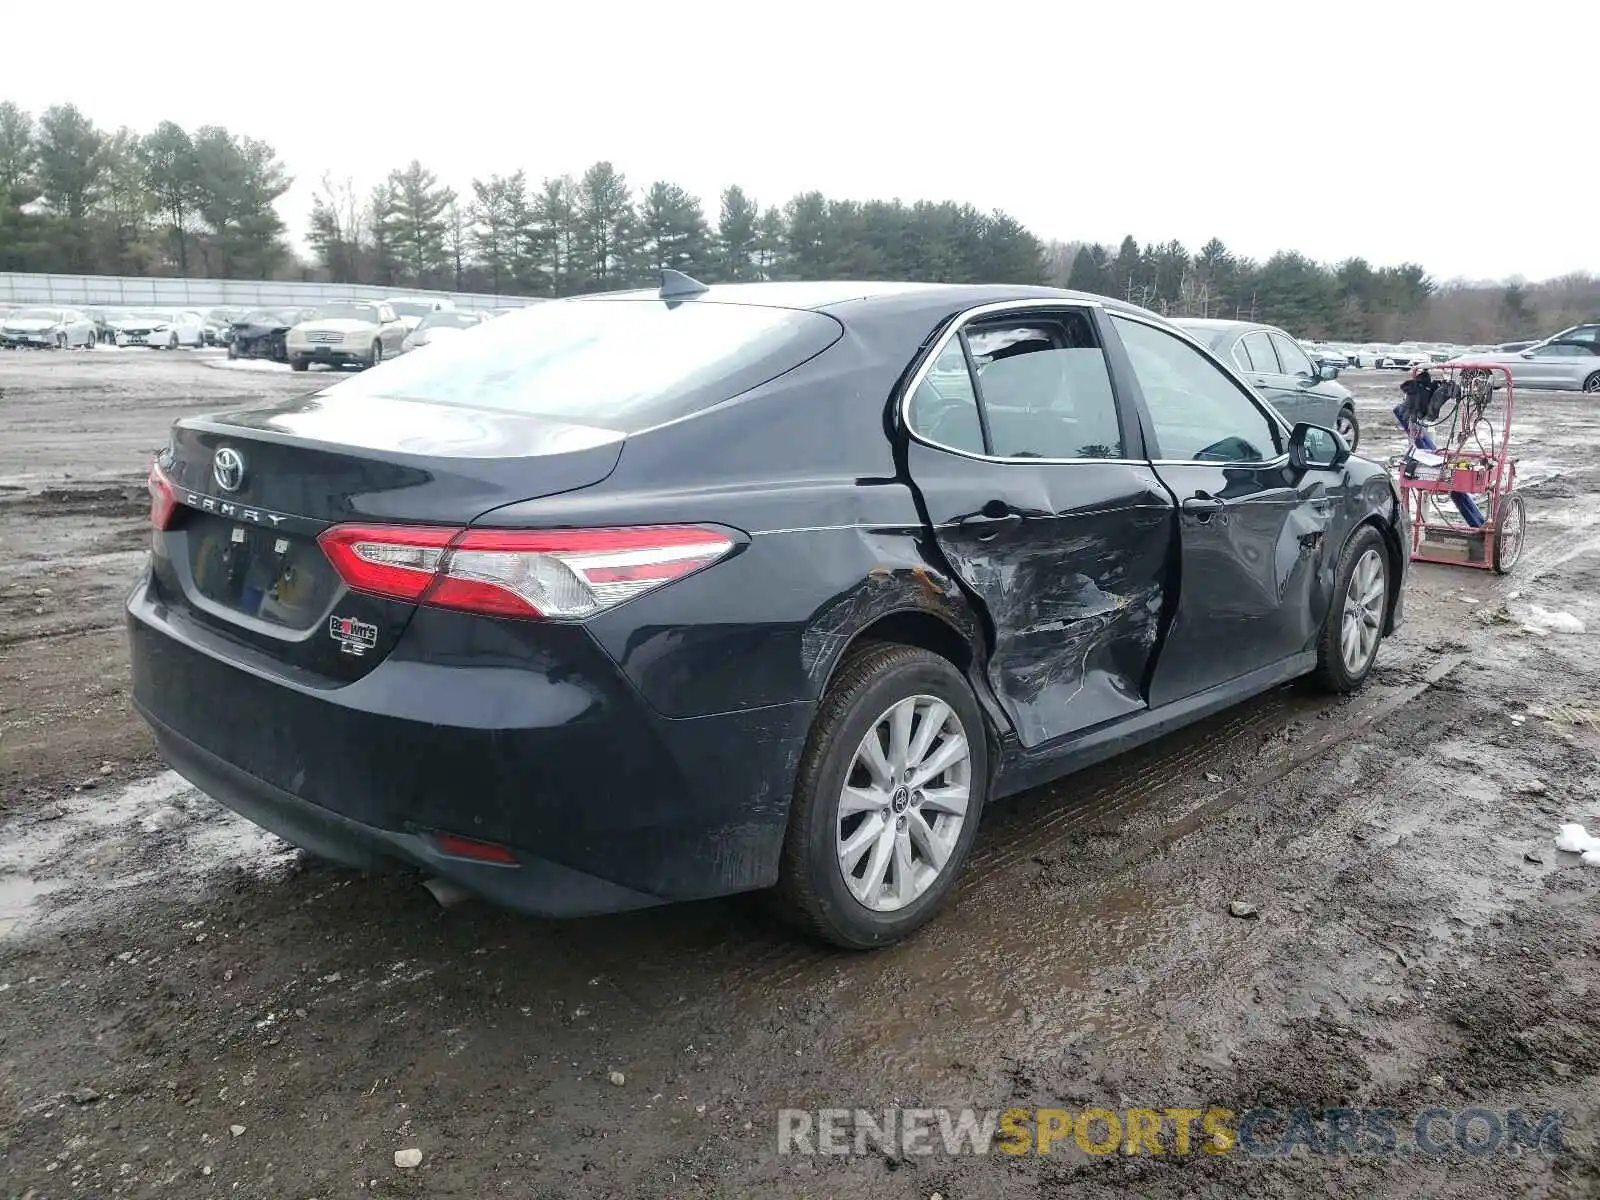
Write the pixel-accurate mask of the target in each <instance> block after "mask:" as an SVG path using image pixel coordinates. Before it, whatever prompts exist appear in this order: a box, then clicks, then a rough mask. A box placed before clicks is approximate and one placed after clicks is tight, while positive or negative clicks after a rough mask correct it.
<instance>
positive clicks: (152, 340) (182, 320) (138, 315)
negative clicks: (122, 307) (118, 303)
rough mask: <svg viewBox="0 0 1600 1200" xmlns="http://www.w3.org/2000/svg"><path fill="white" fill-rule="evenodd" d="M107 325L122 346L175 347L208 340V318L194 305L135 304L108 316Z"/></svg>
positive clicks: (199, 344)
mask: <svg viewBox="0 0 1600 1200" xmlns="http://www.w3.org/2000/svg"><path fill="white" fill-rule="evenodd" d="M106 325H107V326H108V327H109V328H111V329H113V330H115V332H116V340H117V345H119V346H145V347H148V348H149V349H151V350H176V349H178V347H180V346H193V347H199V346H203V345H205V342H206V332H205V331H206V322H205V318H204V317H202V316H201V315H200V314H199V313H197V312H194V311H193V310H191V309H155V308H136V309H133V310H131V311H129V312H126V313H116V314H114V315H110V316H107V318H106Z"/></svg>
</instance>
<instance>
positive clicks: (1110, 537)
mask: <svg viewBox="0 0 1600 1200" xmlns="http://www.w3.org/2000/svg"><path fill="white" fill-rule="evenodd" d="M150 493H151V506H150V517H151V522H152V524H153V525H154V533H153V538H152V549H153V553H152V555H151V559H150V564H149V568H148V570H147V571H146V572H145V573H144V575H143V576H142V578H140V579H139V581H138V583H137V585H136V586H135V588H134V590H133V593H132V595H131V597H130V599H129V602H128V626H129V631H130V636H131V641H132V658H133V673H134V695H135V700H136V703H137V704H138V706H139V708H140V710H141V711H142V712H143V713H144V715H145V716H146V717H147V718H148V720H149V722H150V724H151V725H152V726H153V727H154V729H155V733H156V736H157V738H158V740H159V742H160V746H161V749H162V752H163V753H164V755H165V756H166V758H167V760H168V761H169V762H170V763H171V764H172V765H173V766H174V767H175V768H176V769H177V770H178V771H179V772H181V773H182V774H183V775H185V776H187V777H188V778H189V779H190V780H192V781H193V782H194V783H195V784H197V785H198V786H199V787H200V788H201V789H203V790H204V791H206V792H208V793H210V794H211V795H212V796H214V797H216V798H217V799H218V800H220V801H221V802H222V803H224V804H226V805H228V806H229V807H231V808H233V809H235V810H237V811H238V812H240V813H242V814H244V815H245V816H247V817H249V818H250V819H251V820H253V821H256V822H257V823H259V824H260V825H262V826H265V827H266V828H267V829H270V830H272V831H274V832H275V833H278V834H280V835H281V836H283V837H284V838H287V839H288V840H289V841H291V842H294V843H297V844H298V845H300V846H302V847H305V848H306V849H308V850H310V851H312V852H314V853H316V854H320V855H322V856H325V857H327V858H331V859H335V860H340V861H344V862H347V863H353V864H361V865H368V866H374V865H379V864H381V863H383V862H392V861H399V862H403V863H409V864H412V865H414V866H419V867H421V868H423V869H424V870H426V871H428V872H430V873H432V874H434V875H436V876H441V877H444V878H446V879H449V880H451V881H454V882H455V883H457V884H458V885H460V886H462V887H464V888H466V889H468V890H470V891H473V892H476V893H477V894H479V895H481V896H484V897H487V898H489V899H491V900H494V901H498V902H500V903H502V904H505V905H509V906H511V907H513V908H517V909H521V910H524V911H527V912H531V913H538V914H544V915H577V914H584V913H597V912H606V911H614V910H621V909H627V908H633V907H639V906H644V905H650V904H657V903H661V902H664V901H671V900H682V899H688V898H693V897H704V896H714V895H720V894H725V893H731V892H739V891H746V890H754V889H772V890H773V891H774V892H775V894H776V895H777V896H778V897H779V898H780V900H781V902H782V903H783V905H784V906H785V907H786V908H787V909H788V910H789V911H790V912H791V913H792V914H793V915H794V916H795V917H796V918H797V919H799V920H800V921H801V922H802V923H803V924H805V925H806V926H808V927H809V928H810V929H812V930H813V931H815V932H816V933H817V934H820V935H821V936H822V937H824V938H827V939H829V940H831V941H834V942H836V943H839V944H842V945H845V946H853V947H869V946H877V945H883V944H886V943H889V942H892V941H894V940H895V939H897V938H899V937H902V936H904V935H905V934H907V933H908V932H910V931H911V930H912V929H914V928H916V927H917V926H918V925H919V924H921V923H922V922H923V921H925V920H927V919H928V917H929V916H930V915H931V914H932V913H933V912H934V910H935V909H937V907H938V906H939V904H940V901H941V900H942V899H943V898H944V897H945V895H946V894H947V893H948V892H949V890H950V888H951V885H952V883H953V882H954V880H955V877H956V875H957V873H958V871H959V870H960V868H961V864H962V862H963V860H964V859H965V858H966V856H967V853H968V851H969V849H970V847H971V846H972V842H973V838H974V836H975V834H976V830H977V825H978V820H979V818H980V815H981V814H982V812H983V808H984V805H985V804H986V803H988V802H989V801H992V800H994V799H996V798H998V797H1001V796H1004V795H1006V794H1007V793H1012V792H1016V791H1018V790H1020V789H1023V788H1026V787H1030V786H1032V785H1035V784H1038V783H1041V782H1043V781H1046V780H1049V779H1052V778H1054V777H1056V776H1059V775H1062V774H1064V773H1066V772H1068V771H1071V770H1074V769H1076V768H1079V767H1081V766H1083V765H1085V764H1087V763H1090V762H1093V761H1095V760H1098V759H1102V758H1105V757H1107V756H1109V755H1111V754H1113V753H1116V752H1118V751H1120V750H1123V749H1126V748H1128V747H1130V746H1132V745H1135V744H1137V743H1139V742H1141V741H1144V740H1147V739H1149V738H1151V737H1154V736H1156V735H1157V734H1160V733H1162V732H1164V731H1167V730H1170V729H1172V728H1174V727H1176V726H1178V725H1182V724H1184V723H1185V722H1189V721H1193V720H1195V719H1196V718H1198V717H1201V716H1203V715H1205V714H1207V713H1210V712H1213V711H1215V710H1217V709H1220V708H1223V707H1225V706H1227V705H1230V704H1233V703H1236V702H1237V701H1239V700H1241V699H1243V698H1244V697H1247V696H1250V695H1252V694H1254V693H1259V692H1261V691H1263V690H1265V689H1268V688H1272V687H1274V686H1277V685H1279V684H1282V683H1284V682H1286V681H1288V680H1291V679H1293V678H1295V677H1297V676H1302V675H1304V676H1311V677H1313V678H1314V679H1315V680H1316V681H1317V682H1318V683H1320V684H1321V685H1323V686H1325V687H1329V688H1333V689H1337V690H1341V691H1342V690H1349V689H1352V688H1355V687H1357V686H1359V685H1360V684H1361V682H1362V680H1363V679H1364V678H1365V677H1366V675H1367V673H1368V672H1369V671H1370V670H1371V667H1372V663H1373V659H1374V657H1375V655H1376V654H1377V650H1378V644H1379V640H1380V638H1381V637H1382V636H1383V635H1384V634H1386V633H1388V632H1389V631H1391V630H1392V629H1393V628H1394V627H1395V625H1396V623H1397V621H1398V619H1399V615H1400V598H1401V582H1402V577H1403V572H1404V569H1405V567H1404V564H1405V555H1404V554H1403V553H1402V546H1404V545H1405V544H1406V531H1405V528H1404V517H1403V516H1402V513H1401V509H1400V506H1399V505H1398V503H1397V500H1396V495H1395V492H1394V489H1393V486H1392V484H1391V482H1390V480H1389V478H1388V476H1387V475H1386V473H1385V472H1384V470H1383V469H1382V468H1381V467H1379V466H1377V465H1375V464H1373V463H1370V462H1366V461H1364V460H1362V459H1359V458H1353V457H1351V456H1350V453H1349V451H1348V449H1347V447H1346V446H1345V444H1344V442H1343V441H1342V440H1341V439H1340V438H1339V437H1338V436H1337V435H1336V434H1335V433H1333V432H1332V431H1330V430H1327V429H1323V428H1320V427H1317V426H1312V425H1306V424H1300V425H1296V426H1293V427H1291V426H1290V425H1289V424H1288V423H1286V422H1285V421H1284V419H1283V418H1282V417H1281V416H1279V415H1278V414H1277V413H1276V412H1274V411H1273V410H1272V408H1271V407H1270V406H1268V405H1267V404H1265V403H1264V402H1263V401H1262V400H1261V399H1260V397H1258V396H1257V395H1256V394H1255V393H1254V392H1253V391H1252V390H1251V389H1250V387H1249V386H1248V385H1247V384H1246V383H1245V382H1244V381H1243V380H1242V379H1241V378H1240V377H1239V376H1238V375H1237V374H1236V373H1235V368H1234V366H1233V364H1232V363H1231V362H1228V361H1225V360H1222V359H1219V358H1217V357H1216V356H1214V355H1213V354H1212V353H1211V352H1210V351H1209V350H1208V349H1206V348H1205V347H1203V346H1202V345H1200V344H1199V343H1198V342H1196V341H1194V340H1193V339H1192V338H1190V337H1189V336H1187V335H1186V334H1184V333H1183V332H1182V331H1181V330H1179V329H1177V328H1175V327H1174V326H1172V325H1170V324H1168V323H1166V322H1164V321H1163V320H1161V319H1160V318H1158V317H1156V316H1153V315H1152V314H1150V313H1148V312H1145V311H1143V310H1141V309H1138V308H1134V307H1132V306H1129V305H1126V304H1122V303H1119V302H1117V301H1113V300H1107V299H1102V298H1099V297H1096V296H1090V295H1084V294H1079V293H1072V292H1063V291H1054V290H1048V289H1042V288H1027V287H1012V286H1006V287H1000V286H950V285H921V284H915V285H913V284H860V283H794V284H786V283H769V284H745V285H737V286H726V287H724V286H718V287H711V288H706V287H704V286H702V285H699V284H697V283H695V281H693V280H691V279H688V278H687V277H681V276H672V275H670V273H669V277H668V278H667V279H666V280H665V281H664V283H663V286H662V288H661V290H660V291H659V292H656V291H649V292H634V293H621V294H613V295H608V296H594V297H586V298H581V299H574V300H567V301H555V302H551V303H547V304H541V305H538V306H535V307H531V308H528V309H525V310H521V311H517V312H513V313H510V314H508V315H506V316H504V317H501V318H499V319H498V320H494V321H489V322H485V323H484V324H482V325H480V326H478V327H476V328H474V329H470V330H466V331H465V332H463V333H462V334H461V335H460V336H459V337H457V338H455V339H453V340H452V341H451V342H450V344H449V345H440V346H436V347H433V348H432V349H430V350H429V352H428V353H427V354H417V355H407V356H406V357H404V358H401V359H397V360H394V361H392V362H390V363H387V364H385V365H384V366H382V367H381V368H379V369H377V370H374V371H371V372H367V373H365V374H362V375H360V376H357V377H355V378H350V379H345V380H342V381H340V382H338V383H336V384H334V385H333V386H331V387H328V388H326V389H325V390H323V391H319V392H316V393H314V394H312V395H308V396H306V397H304V398H303V399H298V400H294V401H289V402H280V403H276V404H271V405H267V406H264V407H255V408H247V409H243V410H239V411H232V412H223V413H219V414H216V415H213V416H207V417H195V418H185V419H183V420H180V421H178V422H177V423H176V425H175V426H174V428H173V431H172V437H171V442H170V444H169V446H168V447H167V448H166V449H165V450H163V451H162V452H161V454H160V455H159V456H158V457H157V459H156V461H155V463H154V466H153V468H152V470H151V473H150Z"/></svg>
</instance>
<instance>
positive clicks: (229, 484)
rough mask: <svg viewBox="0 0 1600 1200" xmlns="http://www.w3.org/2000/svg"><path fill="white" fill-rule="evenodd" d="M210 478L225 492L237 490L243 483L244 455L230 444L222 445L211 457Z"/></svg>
mask: <svg viewBox="0 0 1600 1200" xmlns="http://www.w3.org/2000/svg"><path fill="white" fill-rule="evenodd" d="M211 478H213V479H215V480H216V481H217V486H218V487H219V488H221V489H222V490H223V491H225V492H237V491H238V490H239V488H240V487H241V486H242V485H243V483H244V457H243V456H242V455H241V454H240V453H239V452H238V451H237V450H235V449H234V448H233V447H232V446H224V447H222V449H220V450H218V451H217V453H216V455H215V456H214V457H213V458H212V459H211Z"/></svg>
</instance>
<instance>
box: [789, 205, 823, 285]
mask: <svg viewBox="0 0 1600 1200" xmlns="http://www.w3.org/2000/svg"><path fill="white" fill-rule="evenodd" d="M784 223H785V224H786V225H787V226H788V229H789V244H788V270H789V272H790V273H791V274H792V275H793V276H794V278H796V279H826V278H827V277H828V274H829V271H828V267H829V254H828V250H829V245H828V242H829V234H830V231H829V228H828V201H827V199H826V198H825V197H824V196H823V194H822V193H821V192H802V193H800V195H798V196H796V197H795V198H794V199H792V200H790V201H789V203H788V204H787V205H785V206H784Z"/></svg>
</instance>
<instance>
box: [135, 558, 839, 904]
mask: <svg viewBox="0 0 1600 1200" xmlns="http://www.w3.org/2000/svg"><path fill="white" fill-rule="evenodd" d="M128 629H129V638H130V651H131V659H132V665H133V697H134V703H135V705H136V706H137V707H138V709H139V711H140V713H141V714H142V715H143V716H144V717H145V718H146V720H148V721H149V723H150V725H151V727H152V728H153V729H154V730H155V733H156V737H157V740H158V743H159V745H160V748H161V751H162V754H163V756H164V757H165V758H166V760H167V761H168V762H169V763H170V764H171V765H172V767H173V768H174V769H175V770H177V771H178V772H179V774H181V775H183V776H184V777H185V778H187V779H189V780H190V781H191V782H193V783H194V784H195V785H196V786H197V787H199V788H200V789H201V790H202V791H205V792H206V793H208V794H209V795H211V796H213V797H214V798H215V799H217V800H219V801H220V802H221V803H223V804H225V805H227V806H228V807H229V808H232V809H233V810H235V811H236V812H238V813H240V814H241V815H243V816H245V817H247V818H249V819H250V820H252V821H254V822H256V823H257V824H259V825H261V826H263V827H264V828H267V829H269V830H272V831H273V832H275V833H278V834H279V835H280V836H282V837H284V838H286V839H287V840H289V841H291V842H294V843H296V844H297V845H301V846H304V847H306V848H307V849H309V850H312V851H313V852H316V853H320V854H323V855H325V856H327V857H329V858H333V859H336V860H341V861H345V862H349V863H353V864H357V865H373V864H375V863H377V862H380V861H383V860H399V861H401V862H405V863H411V864H414V865H416V866H418V867H421V868H423V869H425V870H427V871H429V872H431V873H433V874H436V875H439V876H441V877H443V878H445V879H448V880H450V881H452V882H454V883H456V884H458V885H459V886H461V887H463V888H465V889H467V890H469V891H472V892H474V893H477V894H478V895H481V896H483V897H485V898H487V899H489V900H492V901H494V902H497V903H500V904H503V905H505V906H507V907H510V908H514V909H518V910H521V911H524V912H529V913H534V914H537V915H541V916H577V915H582V914H586V913H599V912H613V911H621V910H624V909H629V908H638V907H643V906H646V905H650V904H658V903H662V902H665V901H672V900H686V899H695V898H700V897H706V896H714V895H722V894H726V893H730V892H738V891H747V890H751V889H754V888H759V887H765V886H768V885H770V884H771V883H772V882H774V881H775V880H776V877H777V867H778V856H779V853H780V850H781V847H782V842H783V836H784V832H785V829H786V825H787V820H788V805H789V796H790V793H791V791H792V788H793V779H794V772H795V767H796V764H797V763H798V760H799V755H800V750H801V747H802V745H803V741H804V737H805V732H806V729H807V728H808V726H809V722H810V716H811V710H812V706H811V705H809V704H792V705H781V706H775V707H768V708H762V709H754V710H749V711H746V712H739V713H724V714H717V715H712V716H704V717H695V718H686V719H680V720H669V719H667V718H664V717H661V716H660V715H659V714H657V713H655V711H654V710H653V709H651V708H650V707H649V706H648V705H647V704H646V703H645V702H644V701H643V700H642V698H640V697H639V696H638V694H637V693H636V692H635V691H634V690H633V688H632V686H631V685H630V684H629V683H628V682H627V680H626V679H625V677H623V676H622V675H621V673H620V672H619V671H617V669H616V668H615V666H614V665H613V664H612V663H611V660H610V658H609V657H608V656H606V655H605V653H604V652H603V651H602V650H601V649H600V648H599V647H598V646H597V645H596V644H595V643H594V641H593V639H592V638H591V637H590V635H589V633H588V631H587V630H585V629H583V628H582V627H581V626H573V625H564V626H557V625H554V624H535V623H531V622H512V621H487V620H486V619H484V618H475V617H470V616H467V615H465V614H456V613H449V612H445V611H443V610H436V609H422V610H419V611H418V613H417V614H416V615H415V616H414V617H413V619H412V622H411V625H410V626H409V627H408V628H407V630H406V632H405V634H404V636H403V637H402V638H401V639H400V643H399V644H398V645H397V647H396V649H395V650H394V651H393V652H392V653H391V654H390V655H389V656H388V657H387V658H386V659H385V660H384V661H383V662H381V663H379V664H378V665H377V666H376V667H374V668H373V669H372V670H371V671H370V672H369V673H368V674H366V675H365V676H363V677H362V678H361V679H359V680H357V681H355V682H353V683H347V684H344V685H342V686H337V687H334V686H328V682H327V681H326V680H318V681H310V680H307V679H306V678H304V677H289V676H287V675H285V674H284V672H283V670H282V668H281V667H279V666H276V665H274V664H271V663H268V662H264V661H260V660H259V659H258V658H256V652H255V651H254V650H253V649H251V648H249V647H246V646H242V645H240V644H238V643H236V642H233V641H232V640H231V639H227V638H225V637H224V636H223V635H221V634H219V633H217V632H216V631H215V630H212V629H208V628H205V627H203V626H200V625H198V624H196V623H195V622H193V621H190V620H188V619H186V617H185V616H184V614H183V613H181V612H179V611H177V610H174V609H170V608H168V606H166V605H165V604H163V603H161V602H160V601H159V599H157V598H155V597H154V596H153V595H152V592H151V590H150V589H149V587H148V585H147V583H145V582H141V583H140V584H139V585H138V586H137V587H136V588H135V590H134V592H133V595H132V596H131V597H130V598H129V603H128ZM408 651H409V655H410V656H408ZM429 833H453V834H457V835H461V836H464V837H468V838H473V839H476V840H479V841H486V842H492V843H495V844H497V845H501V846H505V847H507V848H509V849H510V850H512V851H513V853H514V854H515V855H516V858H517V865H516V866H497V865H491V864H486V863H482V862H477V861H474V860H471V859H463V858H459V857H454V856H451V855H447V854H443V853H440V852H439V851H438V850H437V849H436V848H435V846H434V845H433V843H432V842H431V841H430V840H429V838H428V834H429Z"/></svg>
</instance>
